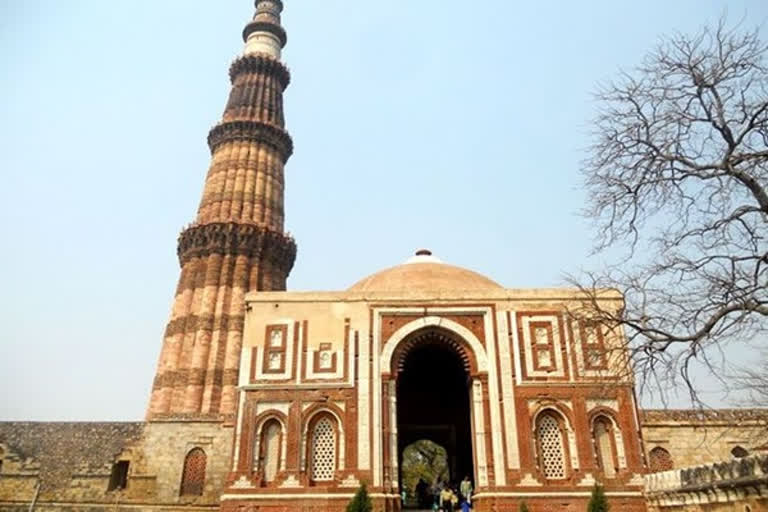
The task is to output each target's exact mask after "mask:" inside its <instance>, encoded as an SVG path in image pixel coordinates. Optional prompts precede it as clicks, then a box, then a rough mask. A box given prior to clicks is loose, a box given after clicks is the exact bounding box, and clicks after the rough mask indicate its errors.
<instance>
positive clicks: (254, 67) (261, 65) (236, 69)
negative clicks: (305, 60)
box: [229, 54, 291, 89]
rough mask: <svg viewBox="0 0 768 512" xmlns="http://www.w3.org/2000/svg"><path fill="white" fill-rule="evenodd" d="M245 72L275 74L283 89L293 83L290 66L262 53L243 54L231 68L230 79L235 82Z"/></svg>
mask: <svg viewBox="0 0 768 512" xmlns="http://www.w3.org/2000/svg"><path fill="white" fill-rule="evenodd" d="M243 73H261V74H265V75H273V76H275V77H277V79H278V80H279V81H280V85H281V86H282V87H283V89H285V88H286V87H288V84H290V83H291V73H290V71H288V68H287V67H286V66H285V65H284V64H283V63H282V62H280V61H278V60H275V59H271V58H269V57H267V56H266V55H262V54H253V55H243V56H242V57H239V58H238V59H236V60H235V61H234V62H233V63H232V65H231V66H230V68H229V79H230V80H231V81H232V83H234V82H235V79H236V78H237V77H238V76H239V75H241V74H243Z"/></svg>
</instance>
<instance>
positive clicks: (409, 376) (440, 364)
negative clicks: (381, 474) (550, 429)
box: [382, 318, 487, 492]
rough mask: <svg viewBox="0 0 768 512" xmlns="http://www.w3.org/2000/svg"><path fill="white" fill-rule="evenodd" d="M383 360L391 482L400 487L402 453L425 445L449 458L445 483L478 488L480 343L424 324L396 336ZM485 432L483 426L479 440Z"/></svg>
mask: <svg viewBox="0 0 768 512" xmlns="http://www.w3.org/2000/svg"><path fill="white" fill-rule="evenodd" d="M462 334H464V335H466V337H465V336H464V335H462ZM382 355H383V357H382V359H383V360H382V369H383V370H384V371H385V372H386V373H387V375H386V376H385V381H386V382H387V384H386V385H385V389H388V391H389V392H388V393H387V394H388V396H389V398H390V400H391V401H390V402H389V405H390V408H389V411H388V412H389V422H388V423H389V425H388V427H389V428H388V429H387V430H388V431H389V434H390V437H389V442H388V443H385V446H386V447H387V448H388V450H386V451H388V452H389V453H388V455H385V459H387V458H388V459H390V460H391V465H390V470H391V473H390V475H391V478H392V479H393V480H394V481H395V482H398V483H400V484H401V485H402V482H403V474H402V461H403V453H404V450H405V448H407V447H408V446H409V445H411V444H412V443H414V442H416V441H419V440H429V441H432V442H434V443H436V444H438V445H440V446H442V447H444V448H445V450H446V452H447V463H448V464H447V465H448V480H449V481H452V482H456V483H458V482H459V481H460V480H461V479H462V478H464V477H465V476H468V477H469V478H470V479H471V480H472V481H474V482H475V485H477V483H478V476H480V475H482V476H484V475H485V465H484V460H485V446H483V445H484V442H480V443H479V444H478V440H477V439H476V432H478V431H477V429H476V425H475V421H474V420H475V419H476V417H478V416H479V417H483V415H484V413H483V405H482V403H481V401H479V400H476V398H477V396H476V392H477V388H478V386H479V384H480V379H479V375H478V373H479V368H480V367H482V368H483V369H484V370H486V369H487V358H486V355H485V351H484V350H483V347H482V345H481V344H480V342H479V341H478V340H477V338H475V337H474V336H473V335H472V334H471V332H469V331H467V330H465V329H463V328H462V326H461V325H459V324H455V323H454V322H451V321H449V320H447V319H444V318H441V319H437V318H436V319H432V321H430V319H429V318H423V319H420V320H418V321H414V322H412V323H411V324H409V325H406V326H404V327H403V328H401V329H400V330H399V331H398V332H396V333H395V334H394V335H393V336H392V337H391V338H390V339H389V340H388V341H387V343H386V344H385V347H384V351H383V353H382ZM480 421H482V420H480ZM483 431H484V428H482V426H481V427H480V429H479V436H480V437H483V436H484V434H483ZM478 449H479V452H480V453H476V451H477V450H478ZM385 472H386V471H385ZM482 476H481V477H480V480H484V478H482ZM428 483H429V484H433V483H434V482H428ZM408 491H409V492H413V491H414V490H413V489H408Z"/></svg>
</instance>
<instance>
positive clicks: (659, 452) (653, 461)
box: [648, 446, 675, 473]
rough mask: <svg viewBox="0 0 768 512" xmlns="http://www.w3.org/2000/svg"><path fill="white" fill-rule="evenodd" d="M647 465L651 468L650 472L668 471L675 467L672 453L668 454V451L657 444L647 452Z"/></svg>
mask: <svg viewBox="0 0 768 512" xmlns="http://www.w3.org/2000/svg"><path fill="white" fill-rule="evenodd" d="M648 466H649V469H650V470H651V473H658V472H660V471H669V470H671V469H674V468H675V464H674V461H673V460H672V455H670V454H669V452H668V451H667V450H666V449H664V448H662V447H661V446H657V447H656V448H654V449H653V450H651V451H650V453H649V454H648Z"/></svg>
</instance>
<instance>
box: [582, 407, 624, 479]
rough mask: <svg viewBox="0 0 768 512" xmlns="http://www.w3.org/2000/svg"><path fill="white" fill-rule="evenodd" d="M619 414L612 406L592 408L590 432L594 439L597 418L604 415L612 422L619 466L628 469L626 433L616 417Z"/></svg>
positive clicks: (589, 415) (588, 417)
mask: <svg viewBox="0 0 768 512" xmlns="http://www.w3.org/2000/svg"><path fill="white" fill-rule="evenodd" d="M618 415H619V414H618V412H617V411H615V410H614V409H611V408H610V407H606V406H599V407H595V408H593V409H590V411H589V414H588V415H587V419H588V421H589V423H588V424H589V433H590V437H591V439H592V441H594V439H595V420H597V419H598V418H599V417H601V416H602V417H604V418H606V419H608V421H610V422H611V427H613V444H614V449H615V450H616V458H617V459H618V460H617V462H618V468H619V469H620V470H621V469H627V454H626V449H625V447H624V434H622V431H621V427H620V426H619V422H618V420H617V419H616V418H617V417H618Z"/></svg>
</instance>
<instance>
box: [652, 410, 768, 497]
mask: <svg viewBox="0 0 768 512" xmlns="http://www.w3.org/2000/svg"><path fill="white" fill-rule="evenodd" d="M640 424H641V425H642V433H643V441H644V445H645V453H646V457H647V460H648V461H649V463H650V460H651V457H650V454H651V451H652V450H654V449H656V448H663V449H664V450H666V451H667V452H668V453H669V455H670V459H671V462H672V467H671V468H670V469H672V468H684V467H692V466H698V465H704V464H709V463H711V462H714V461H725V460H730V459H731V458H733V450H734V449H736V448H742V449H744V450H745V451H746V452H747V453H748V454H749V455H753V454H759V453H765V452H766V451H768V409H714V410H691V409H687V410H686V409H667V410H661V409H645V410H641V411H640ZM739 512H742V511H739Z"/></svg>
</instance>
